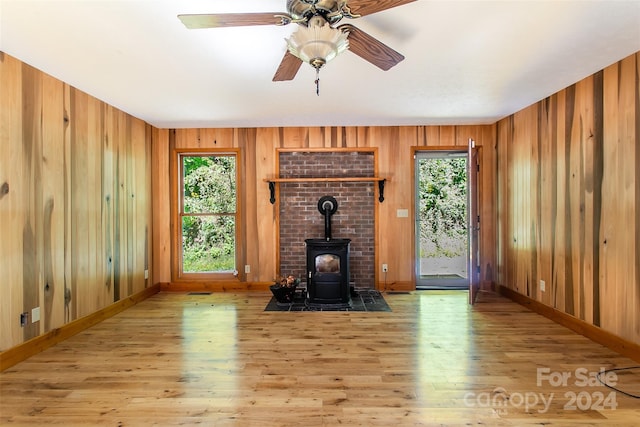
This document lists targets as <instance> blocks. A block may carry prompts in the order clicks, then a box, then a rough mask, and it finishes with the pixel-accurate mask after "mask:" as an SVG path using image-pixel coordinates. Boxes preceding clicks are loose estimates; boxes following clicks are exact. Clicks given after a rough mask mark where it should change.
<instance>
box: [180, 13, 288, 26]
mask: <svg viewBox="0 0 640 427" xmlns="http://www.w3.org/2000/svg"><path fill="white" fill-rule="evenodd" d="M178 19H180V20H181V21H182V23H183V24H184V26H185V27H187V28H189V29H191V30H193V29H198V28H221V27H243V26H248V25H285V24H288V23H289V22H291V17H290V16H289V15H288V14H286V13H277V12H274V13H268V12H267V13H213V14H196V15H178Z"/></svg>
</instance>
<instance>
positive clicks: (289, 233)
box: [279, 152, 378, 288]
mask: <svg viewBox="0 0 640 427" xmlns="http://www.w3.org/2000/svg"><path fill="white" fill-rule="evenodd" d="M279 160H280V177H281V178H314V177H317V178H325V177H367V176H371V177H372V176H374V173H375V171H374V155H373V153H372V152H282V153H280V159H279ZM374 185H375V183H372V182H371V183H370V182H322V183H316V182H302V183H280V184H279V186H280V192H279V198H280V273H281V274H284V275H287V274H293V275H295V276H296V277H301V278H304V277H305V272H306V248H305V243H304V240H305V239H316V238H324V216H322V215H321V214H320V212H319V211H318V200H319V199H320V197H322V196H333V197H335V199H336V200H337V202H338V210H337V212H336V213H335V214H334V215H333V216H332V217H331V237H332V238H335V239H351V245H350V251H349V269H350V275H351V279H350V280H351V281H352V282H354V284H355V286H356V287H357V288H374V287H375V283H374V203H378V201H377V199H376V195H375V187H374Z"/></svg>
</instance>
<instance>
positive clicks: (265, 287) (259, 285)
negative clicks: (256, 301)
mask: <svg viewBox="0 0 640 427" xmlns="http://www.w3.org/2000/svg"><path fill="white" fill-rule="evenodd" d="M271 285H273V282H226V281H220V282H169V283H166V282H164V283H160V290H161V291H162V292H269V286H271Z"/></svg>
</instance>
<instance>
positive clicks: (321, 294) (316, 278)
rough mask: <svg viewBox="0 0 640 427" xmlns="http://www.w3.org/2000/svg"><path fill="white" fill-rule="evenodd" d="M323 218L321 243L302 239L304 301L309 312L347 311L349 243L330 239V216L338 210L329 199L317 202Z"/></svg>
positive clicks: (317, 240)
mask: <svg viewBox="0 0 640 427" xmlns="http://www.w3.org/2000/svg"><path fill="white" fill-rule="evenodd" d="M318 210H319V211H320V213H321V214H322V215H323V216H324V234H325V237H324V239H306V240H305V243H306V244H307V299H306V303H307V305H308V306H309V307H312V308H322V307H323V306H330V307H331V308H333V309H335V308H351V289H350V287H349V277H350V276H349V244H350V243H351V239H333V238H332V237H331V216H332V215H333V214H334V213H335V212H336V211H337V210H338V202H337V201H336V199H335V198H333V197H331V196H323V197H321V198H320V200H319V201H318Z"/></svg>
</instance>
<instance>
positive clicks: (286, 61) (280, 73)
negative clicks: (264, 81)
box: [273, 50, 302, 82]
mask: <svg viewBox="0 0 640 427" xmlns="http://www.w3.org/2000/svg"><path fill="white" fill-rule="evenodd" d="M301 65H302V60H301V59H300V58H298V57H297V56H295V55H293V54H292V53H291V52H289V51H288V50H287V52H286V53H285V54H284V57H283V58H282V61H281V62H280V65H279V66H278V70H277V71H276V74H275V75H274V76H273V81H274V82H283V81H286V80H293V78H294V77H295V76H296V74H298V70H299V69H300V66H301Z"/></svg>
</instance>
